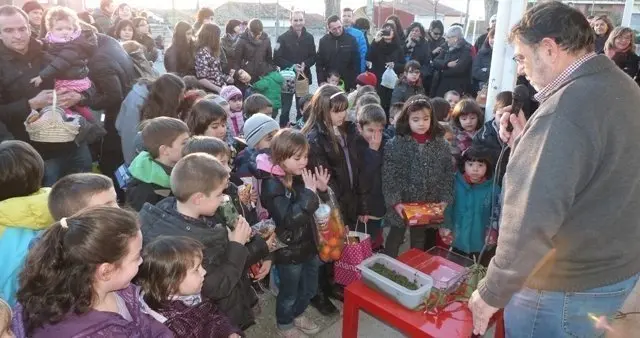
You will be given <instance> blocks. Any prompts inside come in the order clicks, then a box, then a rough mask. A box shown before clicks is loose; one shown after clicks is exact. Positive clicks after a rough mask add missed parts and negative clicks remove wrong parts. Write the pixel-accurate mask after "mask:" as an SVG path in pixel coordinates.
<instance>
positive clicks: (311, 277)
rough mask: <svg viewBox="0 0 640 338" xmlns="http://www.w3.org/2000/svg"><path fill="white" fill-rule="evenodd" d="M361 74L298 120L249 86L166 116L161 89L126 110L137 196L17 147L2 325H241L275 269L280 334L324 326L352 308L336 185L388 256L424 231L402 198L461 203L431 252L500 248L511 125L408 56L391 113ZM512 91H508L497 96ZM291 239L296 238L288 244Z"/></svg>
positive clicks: (197, 330) (145, 332)
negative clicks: (329, 252) (338, 279)
mask: <svg viewBox="0 0 640 338" xmlns="http://www.w3.org/2000/svg"><path fill="white" fill-rule="evenodd" d="M334 75H337V74H334ZM361 75H362V76H359V77H358V79H359V80H358V81H357V83H358V89H357V90H356V91H354V92H353V93H351V94H347V93H345V92H344V91H343V90H342V89H341V88H340V87H339V86H338V85H339V76H333V75H332V76H331V77H330V78H329V80H330V81H329V82H337V83H336V84H337V85H333V84H326V85H323V86H321V87H320V88H319V89H317V91H316V92H315V93H314V94H313V95H308V96H304V97H300V98H299V100H298V104H299V107H298V110H299V111H300V112H302V114H301V117H300V119H299V120H298V121H295V122H294V121H292V123H290V127H286V128H283V129H281V128H280V125H279V123H278V122H277V121H276V120H275V119H274V118H273V117H272V113H273V112H277V110H278V109H279V103H278V102H273V99H272V98H271V96H272V95H268V93H267V96H263V95H261V94H252V95H250V96H248V97H246V98H244V97H243V93H242V91H241V90H240V89H238V88H236V87H234V86H224V87H222V88H221V91H220V95H219V96H218V95H211V94H210V95H206V94H205V93H201V92H198V91H195V92H194V91H192V90H188V91H187V93H186V94H183V95H184V96H185V97H186V96H189V99H190V100H191V101H190V102H189V103H188V104H185V103H184V101H181V103H182V104H183V105H185V106H184V107H183V108H184V109H182V112H181V113H180V114H179V115H178V116H173V115H169V114H167V115H164V114H158V113H157V112H151V110H152V109H153V107H149V104H148V102H150V101H152V100H150V99H147V100H145V101H144V102H145V104H142V105H140V104H137V107H135V108H131V111H132V112H131V114H129V115H131V116H130V117H127V116H121V117H120V118H119V119H121V118H122V121H120V124H119V126H120V127H119V128H121V130H125V131H127V137H123V144H124V143H125V142H126V143H127V147H126V149H127V154H125V155H127V156H125V158H127V157H130V160H128V161H127V163H128V164H127V165H126V166H125V167H126V168H127V170H128V177H126V178H125V180H124V181H123V182H118V185H120V187H121V188H123V189H125V190H126V199H125V200H124V201H118V200H117V195H116V190H115V189H114V185H113V182H112V181H111V180H110V179H109V178H107V177H106V176H103V175H100V174H90V173H87V174H74V175H69V176H66V177H64V178H62V179H61V180H59V181H58V182H57V183H56V184H55V185H54V186H53V187H52V188H45V187H42V186H41V182H42V177H43V170H44V169H43V168H44V164H43V161H42V159H41V158H40V156H39V155H38V153H37V152H36V151H35V150H34V149H33V148H32V147H31V146H29V145H28V144H26V143H24V142H20V141H6V142H3V143H1V144H0V165H1V166H2V168H3V171H2V173H0V185H1V186H3V187H6V189H3V191H2V192H0V253H2V255H3V257H14V259H11V260H9V261H8V262H5V263H3V266H2V268H0V277H1V278H0V282H1V285H0V286H1V287H2V298H5V300H6V301H7V303H8V304H5V302H4V301H3V302H0V334H2V332H4V331H6V332H13V333H14V334H15V335H16V336H18V337H25V336H29V337H50V336H94V335H120V336H130V337H151V336H154V337H165V336H166V337H170V336H174V335H175V336H185V334H186V332H189V333H190V336H193V337H210V336H215V337H240V336H243V335H244V333H243V331H244V330H245V329H247V328H248V327H250V326H251V325H253V324H254V323H255V314H256V313H257V312H258V311H260V305H259V302H258V296H257V293H256V286H255V284H254V283H255V282H256V281H260V280H263V279H265V277H266V276H267V275H268V274H269V273H270V272H271V271H277V274H278V277H279V290H280V291H279V293H278V295H277V300H276V320H277V323H276V324H277V327H278V330H279V332H280V333H281V334H282V335H283V336H285V337H304V335H305V334H315V333H317V332H318V331H319V327H318V325H317V324H316V323H314V322H313V321H312V320H310V319H309V318H308V317H306V316H305V315H304V312H305V309H306V308H307V307H308V306H309V304H313V305H314V306H316V307H318V306H320V307H324V308H323V309H321V312H323V313H331V312H334V311H335V309H332V308H331V307H332V306H333V305H332V304H330V302H329V304H327V303H326V302H327V301H328V300H327V298H326V297H328V296H329V295H332V296H333V295H334V293H335V292H334V291H333V290H334V289H335V288H334V286H333V283H332V265H331V264H326V263H323V262H322V261H321V260H320V258H319V256H318V252H317V249H316V245H315V242H314V235H313V232H314V231H315V221H314V213H315V212H316V210H317V209H318V206H319V196H320V197H323V196H325V194H327V192H328V190H329V189H330V190H331V191H332V192H333V194H335V196H336V197H337V201H338V204H339V209H340V212H341V216H342V219H343V220H344V222H345V224H347V225H348V226H349V227H351V229H352V230H353V229H354V228H355V227H356V226H357V225H358V224H367V225H368V226H367V232H369V233H370V234H371V236H372V245H373V249H374V250H375V251H382V252H384V253H386V254H388V255H390V256H392V257H396V256H397V255H398V253H399V249H400V245H401V244H402V243H403V240H404V237H405V232H406V231H407V228H408V226H407V225H406V224H405V221H404V220H403V219H402V217H401V216H400V214H399V213H398V205H399V204H402V203H407V202H429V203H439V204H440V205H441V206H442V207H444V208H445V209H446V217H445V222H444V223H443V224H430V225H424V226H420V227H410V228H409V231H410V245H411V247H412V248H418V249H422V250H426V249H429V248H431V247H432V246H435V245H436V242H437V238H438V237H441V238H444V239H445V242H446V243H447V244H451V246H452V250H455V251H456V252H459V253H461V254H464V255H467V256H469V257H474V258H475V259H479V258H480V257H479V255H480V252H482V251H483V248H484V247H485V243H489V244H495V239H496V231H497V226H496V224H497V217H496V215H497V214H498V211H497V209H498V206H499V203H498V200H499V194H500V188H499V185H500V180H501V173H503V171H504V169H503V168H502V167H501V166H503V165H504V163H506V161H505V160H504V157H506V156H508V154H506V156H501V155H504V154H502V148H503V145H502V143H501V141H500V140H499V138H498V136H497V135H498V133H497V128H498V125H497V122H496V121H497V120H495V119H493V120H491V121H488V122H486V123H484V122H483V121H484V113H483V111H482V109H481V107H480V106H479V105H478V104H477V103H475V101H474V100H473V99H471V98H461V97H460V95H459V94H457V93H455V92H449V93H447V94H446V95H445V97H444V98H429V97H427V96H425V95H424V94H423V93H424V90H421V85H420V81H421V78H422V77H421V76H420V65H419V64H417V62H408V63H407V64H406V66H405V72H404V74H403V76H402V77H401V79H400V80H399V81H400V82H399V84H398V86H397V87H396V89H395V90H394V91H393V93H392V97H393V100H392V101H393V102H392V104H391V106H390V109H389V111H385V110H384V109H383V108H382V106H381V104H380V103H381V102H380V98H379V96H378V94H377V93H376V89H375V88H374V87H373V86H371V85H369V83H371V82H373V83H375V82H376V81H375V79H374V80H371V75H373V74H371V73H364V74H361ZM373 76H374V77H375V75H373ZM336 77H337V79H336ZM265 81H266V80H265ZM273 81H276V82H277V79H273ZM176 83H178V82H177V81H174V76H173V75H163V77H161V78H160V79H158V80H157V81H156V82H155V83H154V85H153V86H151V88H150V89H149V93H144V95H145V96H147V95H151V96H158V95H160V96H162V95H164V94H166V93H173V92H176V91H178V92H180V93H184V91H185V88H184V85H176ZM134 90H135V88H134ZM145 90H146V87H145ZM278 97H279V95H278ZM162 99H165V100H166V99H167V97H164V98H162ZM162 99H159V100H158V101H157V102H161V101H162ZM510 100H511V96H510V93H508V92H505V93H500V95H498V99H497V101H498V103H497V107H498V108H500V107H503V106H507V105H509V104H510V103H511V102H510ZM131 104H132V105H133V103H131ZM127 106H128V103H127V102H126V101H125V103H123V107H125V108H126V107H127ZM158 109H162V108H158ZM125 110H126V109H125ZM140 110H141V111H140ZM494 113H496V114H499V111H496V112H494ZM121 114H122V112H121ZM174 115H175V114H174ZM125 120H126V121H125ZM140 121H142V122H141V123H140V128H135V125H137V124H138V122H140ZM132 126H134V128H131V127H132ZM129 129H130V130H129ZM450 135H451V136H452V137H449V136H450ZM125 139H126V140H125ZM499 157H502V158H503V159H502V162H501V163H500V164H497V160H498V158H499ZM118 202H121V203H122V202H124V204H125V205H126V206H127V209H128V210H132V211H128V210H123V209H120V208H119V206H118ZM134 211H135V212H138V214H135V213H134ZM266 219H271V220H273V222H274V223H275V225H276V228H275V234H274V235H273V236H271V237H269V238H266V239H265V238H262V237H261V236H259V235H257V234H255V232H252V229H251V226H252V225H255V224H256V223H258V222H260V221H263V220H266ZM54 220H55V223H54ZM52 223H53V225H52ZM384 227H388V228H389V233H388V235H387V237H386V238H385V237H384V235H383V228H384ZM360 230H362V228H360ZM276 242H281V243H284V244H286V247H284V248H279V249H278V250H275V251H274V249H275V243H276ZM487 261H488V259H487V257H483V260H482V262H483V263H486V262H487ZM257 289H260V288H259V287H257ZM257 291H260V290H257ZM318 299H320V300H318ZM323 299H324V305H323ZM317 300H318V301H317ZM7 305H10V306H11V307H13V322H12V325H11V328H9V327H8V326H7V325H8V324H7V323H8V322H9V320H8V319H6V318H10V317H11V313H10V307H9V306H7ZM319 309H320V308H319ZM211 332H215V335H211Z"/></svg>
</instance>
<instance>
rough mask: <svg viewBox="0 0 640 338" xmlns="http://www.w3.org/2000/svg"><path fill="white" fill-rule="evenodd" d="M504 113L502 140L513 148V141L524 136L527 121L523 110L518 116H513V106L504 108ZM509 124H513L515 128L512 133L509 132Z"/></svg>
mask: <svg viewBox="0 0 640 338" xmlns="http://www.w3.org/2000/svg"><path fill="white" fill-rule="evenodd" d="M502 111H503V114H502V117H501V118H500V139H502V142H504V143H506V144H508V145H509V147H511V148H513V141H514V140H515V139H517V138H518V137H520V135H521V134H522V131H523V130H524V125H525V124H526V123H527V119H526V118H525V117H524V112H522V110H521V111H520V112H519V113H518V114H517V115H516V114H511V106H506V107H504V108H502ZM509 122H511V125H512V126H513V130H512V131H507V127H508V126H509Z"/></svg>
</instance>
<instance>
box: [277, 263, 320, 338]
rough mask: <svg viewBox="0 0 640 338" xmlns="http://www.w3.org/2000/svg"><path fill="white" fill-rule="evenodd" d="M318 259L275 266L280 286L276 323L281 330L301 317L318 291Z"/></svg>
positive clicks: (290, 326)
mask: <svg viewBox="0 0 640 338" xmlns="http://www.w3.org/2000/svg"><path fill="white" fill-rule="evenodd" d="M320 264H321V263H320V258H318V256H317V255H316V256H313V258H311V259H309V260H308V261H306V262H304V263H302V264H277V265H276V269H278V275H279V277H280V285H279V292H278V297H277V298H276V321H277V322H278V327H279V328H280V329H281V330H288V329H290V328H292V327H293V319H295V318H296V317H298V316H300V315H302V313H303V312H304V310H306V309H307V306H309V302H311V298H313V296H315V295H316V293H317V291H318V268H319V267H320Z"/></svg>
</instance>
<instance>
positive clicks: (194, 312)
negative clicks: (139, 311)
mask: <svg viewBox="0 0 640 338" xmlns="http://www.w3.org/2000/svg"><path fill="white" fill-rule="evenodd" d="M202 249H203V246H202V244H201V243H200V242H199V241H197V240H195V239H192V238H189V237H183V236H160V237H158V238H157V239H155V240H154V241H153V242H151V243H149V244H147V245H146V246H145V247H144V252H143V254H142V258H143V263H142V265H141V266H140V272H139V273H138V277H137V278H136V282H137V283H138V284H139V285H141V286H142V294H141V298H142V299H143V308H144V311H146V312H148V313H150V314H151V315H152V316H153V317H154V318H155V319H156V320H158V321H159V322H161V323H164V324H165V325H166V326H167V327H169V329H171V331H173V333H175V335H176V336H177V337H184V338H240V337H241V336H243V333H242V331H241V330H240V329H238V328H236V327H234V326H233V325H232V324H231V321H230V320H229V318H228V317H227V316H226V315H224V314H222V313H221V312H220V311H219V310H218V308H217V307H216V306H215V304H213V303H212V302H211V301H210V300H207V299H202V297H201V296H200V291H201V289H202V284H203V282H204V276H205V275H206V273H207V271H205V269H204V268H203V267H202V257H203V255H202Z"/></svg>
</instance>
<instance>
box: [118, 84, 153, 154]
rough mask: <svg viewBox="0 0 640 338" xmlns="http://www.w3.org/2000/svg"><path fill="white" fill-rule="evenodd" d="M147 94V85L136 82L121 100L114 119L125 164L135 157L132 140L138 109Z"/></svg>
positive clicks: (138, 117) (135, 131)
mask: <svg viewBox="0 0 640 338" xmlns="http://www.w3.org/2000/svg"><path fill="white" fill-rule="evenodd" d="M148 95H149V87H148V86H147V85H146V84H145V83H142V82H140V83H136V84H135V85H134V86H133V88H132V89H131V91H130V92H129V94H127V97H126V98H125V99H124V101H122V105H121V106H120V113H119V114H118V118H117V119H116V123H115V127H116V130H117V131H118V134H119V135H120V140H121V142H122V154H123V155H124V163H125V164H127V165H128V164H130V163H131V161H133V158H134V157H136V151H135V142H134V140H135V138H136V134H138V125H139V124H140V109H142V105H143V104H144V101H145V100H146V99H147V96H148Z"/></svg>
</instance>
